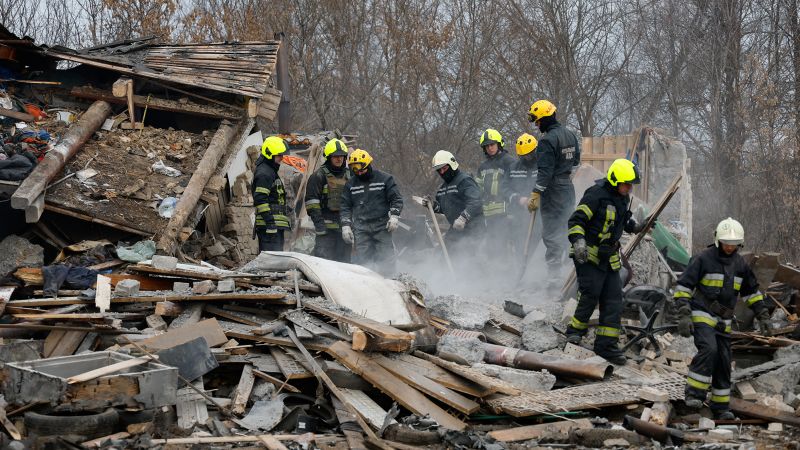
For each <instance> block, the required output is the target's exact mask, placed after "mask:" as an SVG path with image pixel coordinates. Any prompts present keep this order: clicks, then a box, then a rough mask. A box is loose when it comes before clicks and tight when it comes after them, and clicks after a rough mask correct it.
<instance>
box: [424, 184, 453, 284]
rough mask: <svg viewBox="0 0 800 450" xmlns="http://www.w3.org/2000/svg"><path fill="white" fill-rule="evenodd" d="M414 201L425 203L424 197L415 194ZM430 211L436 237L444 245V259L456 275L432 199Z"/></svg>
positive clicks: (429, 203) (429, 204) (429, 205)
mask: <svg viewBox="0 0 800 450" xmlns="http://www.w3.org/2000/svg"><path fill="white" fill-rule="evenodd" d="M414 201H415V202H417V203H419V204H422V203H423V199H422V198H421V197H417V196H414ZM428 212H429V213H430V214H431V222H433V229H434V230H435V231H436V238H437V239H438V240H439V245H441V246H442V253H444V260H445V261H447V267H448V268H449V269H450V273H451V274H453V275H454V276H455V274H456V271H455V270H453V263H452V262H451V261H450V254H449V253H447V246H446V245H444V239H443V238H442V230H440V229H439V222H437V221H436V213H434V212H433V204H432V203H431V202H430V201H429V202H428Z"/></svg>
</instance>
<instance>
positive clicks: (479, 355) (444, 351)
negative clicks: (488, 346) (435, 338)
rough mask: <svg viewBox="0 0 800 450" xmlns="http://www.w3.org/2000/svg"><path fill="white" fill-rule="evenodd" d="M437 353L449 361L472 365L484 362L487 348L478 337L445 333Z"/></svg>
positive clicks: (440, 340) (438, 345)
mask: <svg viewBox="0 0 800 450" xmlns="http://www.w3.org/2000/svg"><path fill="white" fill-rule="evenodd" d="M436 353H437V354H438V355H439V357H441V358H443V359H446V360H448V361H453V362H457V363H459V364H466V365H472V364H477V363H482V362H483V358H484V355H485V354H486V350H485V349H484V346H483V341H481V340H480V339H478V338H463V337H459V336H452V335H445V336H442V337H441V338H440V339H439V343H438V344H437V345H436Z"/></svg>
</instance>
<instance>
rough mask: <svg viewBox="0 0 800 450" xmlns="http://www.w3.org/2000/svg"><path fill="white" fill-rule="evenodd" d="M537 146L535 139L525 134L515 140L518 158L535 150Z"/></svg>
mask: <svg viewBox="0 0 800 450" xmlns="http://www.w3.org/2000/svg"><path fill="white" fill-rule="evenodd" d="M537 145H539V143H538V142H537V141H536V138H535V137H533V136H531V135H530V134H528V133H525V134H523V135H522V136H520V137H519V138H518V139H517V154H518V155H519V156H522V155H527V154H528V153H530V152H532V151H534V150H536V146H537Z"/></svg>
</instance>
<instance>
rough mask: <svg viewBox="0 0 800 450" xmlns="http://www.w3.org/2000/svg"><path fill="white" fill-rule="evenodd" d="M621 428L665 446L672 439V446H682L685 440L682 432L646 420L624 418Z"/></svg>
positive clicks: (631, 417)
mask: <svg viewBox="0 0 800 450" xmlns="http://www.w3.org/2000/svg"><path fill="white" fill-rule="evenodd" d="M622 426H623V427H625V428H627V429H629V430H633V431H635V432H637V433H639V434H641V435H642V436H647V437H649V438H651V439H655V440H657V441H658V442H661V443H662V444H666V443H667V441H668V440H669V439H672V445H682V444H683V441H684V438H685V436H684V434H683V432H682V431H680V430H676V429H674V428H667V427H663V426H661V425H658V424H655V423H652V422H647V421H646V420H642V419H637V418H636V417H633V416H625V418H624V419H623V420H622Z"/></svg>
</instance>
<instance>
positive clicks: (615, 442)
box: [603, 438, 631, 448]
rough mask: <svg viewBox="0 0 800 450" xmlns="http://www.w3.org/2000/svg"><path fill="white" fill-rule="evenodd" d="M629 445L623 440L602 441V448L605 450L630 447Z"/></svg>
mask: <svg viewBox="0 0 800 450" xmlns="http://www.w3.org/2000/svg"><path fill="white" fill-rule="evenodd" d="M630 446H631V443H630V442H628V441H626V440H625V439H620V438H617V439H606V440H605V441H603V447H606V448H613V447H630Z"/></svg>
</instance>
